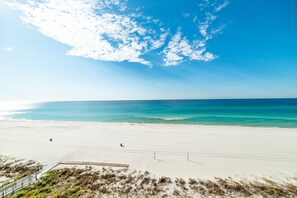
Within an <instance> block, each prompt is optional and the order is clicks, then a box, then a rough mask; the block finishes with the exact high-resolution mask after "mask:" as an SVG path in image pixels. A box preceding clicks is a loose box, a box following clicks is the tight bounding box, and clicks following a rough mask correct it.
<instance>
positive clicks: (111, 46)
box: [7, 0, 228, 66]
mask: <svg viewBox="0 0 297 198" xmlns="http://www.w3.org/2000/svg"><path fill="white" fill-rule="evenodd" d="M127 1H128V0H76V1H73V0H63V1H61V0H43V1H38V0H25V1H23V0H22V1H12V2H7V4H8V5H9V6H11V7H12V8H14V9H17V10H19V11H21V13H22V15H21V19H22V21H23V22H25V23H27V24H30V25H33V26H35V27H37V28H38V30H39V31H40V32H41V33H42V34H44V35H46V36H48V37H50V38H53V39H55V40H57V41H59V42H61V43H63V44H66V45H68V46H69V47H70V50H69V51H68V52H67V55H72V56H82V57H88V58H92V59H95V60H101V61H116V62H122V61H128V62H137V63H141V64H145V65H151V64H152V63H151V61H152V60H147V59H145V58H143V57H144V55H146V54H147V53H151V52H153V51H154V50H157V49H160V51H162V53H161V54H163V56H164V58H163V59H164V63H163V64H164V65H165V66H170V65H177V64H179V63H181V62H183V61H188V60H203V61H210V60H213V59H214V58H215V55H213V54H212V53H210V52H207V51H206V41H207V40H208V39H209V38H210V36H211V35H212V34H214V33H215V32H214V31H212V32H209V31H208V28H209V26H210V25H211V23H212V21H213V20H214V19H215V15H208V16H207V17H206V19H205V21H204V22H200V21H199V20H198V18H197V17H195V18H194V19H193V22H194V23H198V22H199V32H200V34H201V35H202V37H203V38H202V39H198V38H197V39H192V40H191V41H190V40H188V39H187V38H186V36H183V33H182V31H181V29H179V30H178V32H176V31H175V32H174V33H171V31H170V30H169V29H168V28H167V27H166V24H165V25H164V24H163V23H162V22H161V20H160V19H157V18H154V17H153V16H145V15H144V14H143V13H142V11H141V8H140V7H137V8H135V9H133V8H129V7H127ZM205 2H206V3H207V4H210V1H209V0H207V1H205ZM224 3H225V2H224ZM211 5H212V4H211ZM226 5H228V3H227V4H226ZM226 5H223V4H218V5H214V6H215V11H214V12H219V11H220V10H221V9H223V8H224V7H225V6H226ZM216 10H218V11H216ZM189 16H190V13H186V12H185V13H184V15H183V17H185V18H188V17H189ZM192 16H194V15H192ZM213 17H214V18H213ZM156 53H157V52H156Z"/></svg>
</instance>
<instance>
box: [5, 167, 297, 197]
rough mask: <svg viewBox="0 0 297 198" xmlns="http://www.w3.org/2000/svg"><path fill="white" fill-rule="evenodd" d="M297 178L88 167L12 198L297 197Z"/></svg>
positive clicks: (52, 175) (51, 177) (46, 179)
mask: <svg viewBox="0 0 297 198" xmlns="http://www.w3.org/2000/svg"><path fill="white" fill-rule="evenodd" d="M296 183H297V178H296V177H292V178H288V179H286V180H285V181H279V182H276V181H273V180H271V179H268V178H259V179H256V180H248V179H242V180H235V179H232V178H214V179H213V180H202V179H193V178H190V179H188V180H187V181H186V180H184V179H181V178H176V179H171V178H169V177H159V178H157V177H155V176H152V175H150V174H149V173H148V172H140V171H130V170H128V169H106V168H102V169H100V170H95V169H92V168H91V167H86V168H84V169H79V168H62V169H55V170H51V171H49V172H48V173H47V174H46V175H45V176H43V177H42V178H41V179H40V181H39V182H38V183H36V184H34V185H32V186H30V187H27V188H25V189H23V190H21V191H19V192H17V193H16V194H14V195H12V196H11V197H13V198H17V197H25V198H26V197H127V195H128V197H162V198H165V197H258V196H260V197H297V185H296Z"/></svg>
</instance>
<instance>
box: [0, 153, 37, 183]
mask: <svg viewBox="0 0 297 198" xmlns="http://www.w3.org/2000/svg"><path fill="white" fill-rule="evenodd" d="M41 168H42V165H41V164H39V163H37V162H35V161H32V160H29V161H27V160H16V159H14V158H9V157H5V156H1V155H0V178H1V180H0V187H3V186H6V185H8V184H10V183H12V182H14V181H16V180H18V179H20V178H22V177H25V176H27V175H30V174H32V173H34V172H36V171H38V170H40V169H41Z"/></svg>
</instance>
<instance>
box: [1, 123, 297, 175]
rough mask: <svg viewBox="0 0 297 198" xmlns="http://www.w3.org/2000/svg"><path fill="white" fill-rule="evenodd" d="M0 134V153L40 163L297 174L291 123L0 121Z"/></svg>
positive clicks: (211, 172)
mask: <svg viewBox="0 0 297 198" xmlns="http://www.w3.org/2000/svg"><path fill="white" fill-rule="evenodd" d="M295 132H296V133H295ZM0 137H1V138H0V154H2V155H7V156H11V157H17V158H25V159H32V160H36V161H38V162H41V163H42V164H44V165H45V168H50V167H51V166H53V165H55V164H56V163H57V162H61V161H90V162H108V163H124V164H129V167H130V168H131V169H134V170H142V171H146V170H147V171H149V172H151V173H152V174H154V175H158V176H170V177H182V178H189V177H200V178H213V177H227V176H233V177H234V176H239V177H240V176H244V177H247V176H248V177H250V176H251V177H253V176H272V177H282V176H284V175H286V176H288V175H294V174H296V173H297V169H296V167H297V155H296V150H297V145H296V142H297V129H295V128H274V127H265V128H262V127H246V126H229V125H227V126H226V125H224V126H217V125H188V124H153V123H121V122H120V123H113V122H73V121H32V120H28V121H20V120H18V121H16V120H13V121H12V120H9V121H3V120H1V121H0ZM50 138H53V141H52V142H50V141H49V139H50ZM120 143H123V144H124V146H125V147H124V148H121V147H120V146H119V144H120ZM187 153H189V157H190V160H187ZM155 154H156V157H154V155H155Z"/></svg>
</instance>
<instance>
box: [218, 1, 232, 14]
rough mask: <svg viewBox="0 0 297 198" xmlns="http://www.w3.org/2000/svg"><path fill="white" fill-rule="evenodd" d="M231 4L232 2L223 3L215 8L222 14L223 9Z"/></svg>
mask: <svg viewBox="0 0 297 198" xmlns="http://www.w3.org/2000/svg"><path fill="white" fill-rule="evenodd" d="M229 3H230V1H224V2H223V3H221V4H219V5H217V6H216V7H215V12H220V11H221V10H222V9H223V8H225V7H226V6H227V5H228V4H229Z"/></svg>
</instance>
